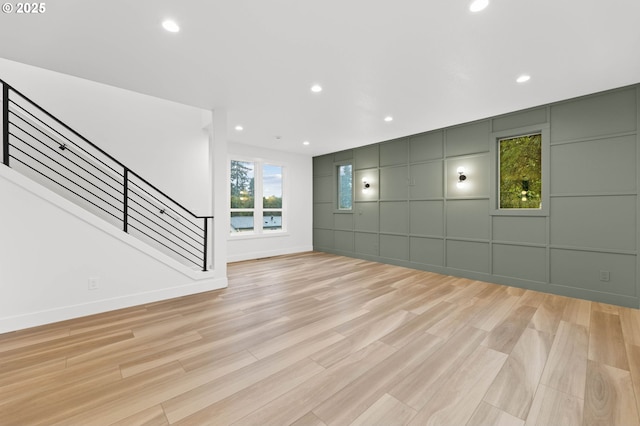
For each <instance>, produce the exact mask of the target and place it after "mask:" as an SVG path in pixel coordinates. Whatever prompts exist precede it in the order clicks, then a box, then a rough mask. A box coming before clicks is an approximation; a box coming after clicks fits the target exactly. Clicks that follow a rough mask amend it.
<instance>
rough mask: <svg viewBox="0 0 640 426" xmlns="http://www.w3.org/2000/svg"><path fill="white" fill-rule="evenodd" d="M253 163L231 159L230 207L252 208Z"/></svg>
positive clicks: (253, 198)
mask: <svg viewBox="0 0 640 426" xmlns="http://www.w3.org/2000/svg"><path fill="white" fill-rule="evenodd" d="M253 172H254V164H253V163H249V162H246V161H234V160H232V161H231V175H230V181H231V208H232V209H252V208H254V202H255V197H254V195H255V179H254V174H253Z"/></svg>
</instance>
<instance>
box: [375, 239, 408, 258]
mask: <svg viewBox="0 0 640 426" xmlns="http://www.w3.org/2000/svg"><path fill="white" fill-rule="evenodd" d="M407 238H408V237H402V236H399V235H384V234H383V235H380V256H381V257H384V258H387V259H396V260H409V244H408V239H407Z"/></svg>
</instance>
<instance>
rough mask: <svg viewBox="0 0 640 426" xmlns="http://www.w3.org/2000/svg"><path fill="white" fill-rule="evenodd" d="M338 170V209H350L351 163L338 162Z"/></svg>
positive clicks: (351, 194)
mask: <svg viewBox="0 0 640 426" xmlns="http://www.w3.org/2000/svg"><path fill="white" fill-rule="evenodd" d="M337 172H338V210H351V209H352V207H353V168H352V165H351V164H339V165H338V168H337Z"/></svg>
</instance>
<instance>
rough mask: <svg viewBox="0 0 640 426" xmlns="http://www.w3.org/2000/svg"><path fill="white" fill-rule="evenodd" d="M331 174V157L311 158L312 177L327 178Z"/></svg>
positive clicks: (329, 155)
mask: <svg viewBox="0 0 640 426" xmlns="http://www.w3.org/2000/svg"><path fill="white" fill-rule="evenodd" d="M331 173H333V155H331V154H328V155H322V156H320V157H313V175H314V176H327V175H330V174H331Z"/></svg>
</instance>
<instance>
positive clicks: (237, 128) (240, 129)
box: [236, 126, 244, 132]
mask: <svg viewBox="0 0 640 426" xmlns="http://www.w3.org/2000/svg"><path fill="white" fill-rule="evenodd" d="M236 130H237V131H239V132H241V131H243V130H244V127H242V126H236Z"/></svg>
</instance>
